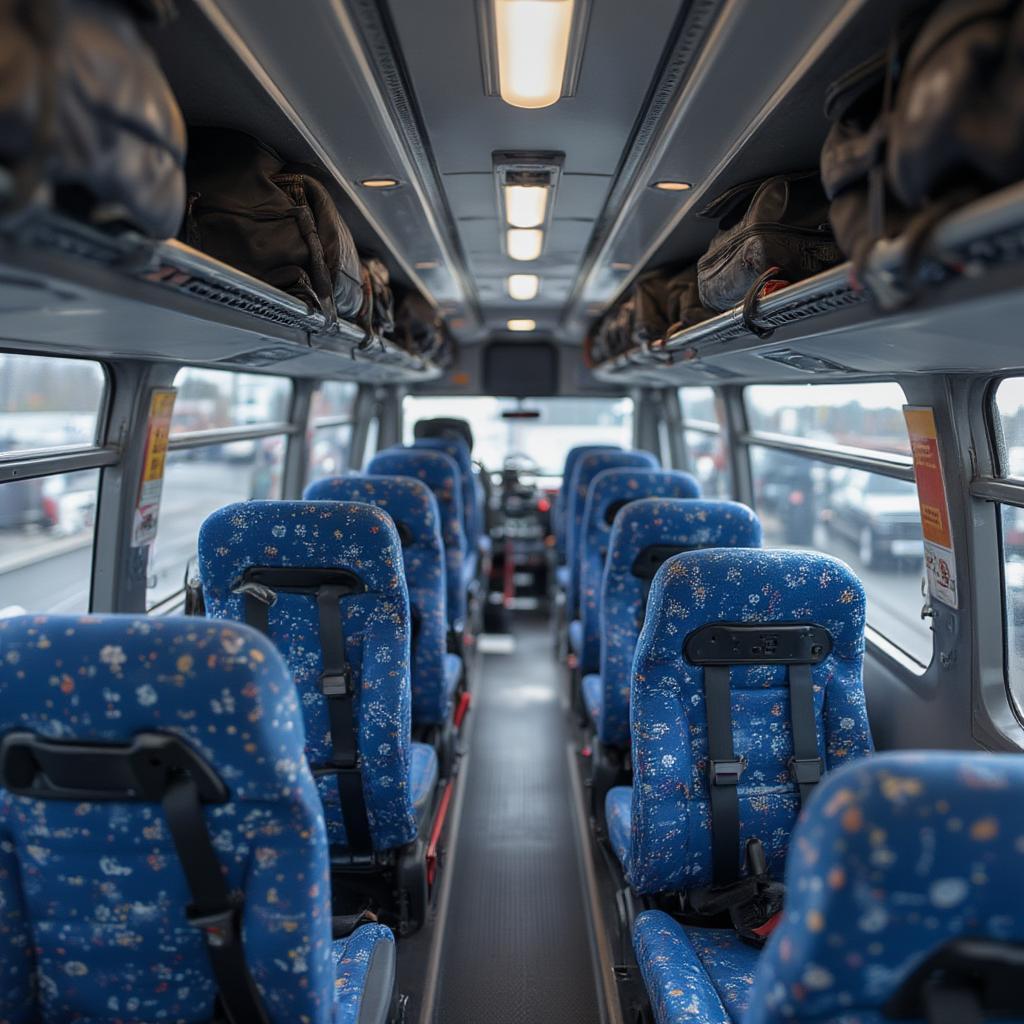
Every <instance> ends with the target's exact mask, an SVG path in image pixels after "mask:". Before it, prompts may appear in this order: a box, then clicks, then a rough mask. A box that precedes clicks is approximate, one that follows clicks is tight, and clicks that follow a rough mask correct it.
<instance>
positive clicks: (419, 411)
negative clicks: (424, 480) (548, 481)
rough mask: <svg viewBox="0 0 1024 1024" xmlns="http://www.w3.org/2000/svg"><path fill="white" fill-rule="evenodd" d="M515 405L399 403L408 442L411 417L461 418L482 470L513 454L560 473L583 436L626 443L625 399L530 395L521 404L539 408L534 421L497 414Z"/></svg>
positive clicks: (508, 401) (629, 421)
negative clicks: (568, 455)
mask: <svg viewBox="0 0 1024 1024" xmlns="http://www.w3.org/2000/svg"><path fill="white" fill-rule="evenodd" d="M519 404H520V403H518V402H517V401H516V400H515V399H513V398H460V397H452V396H447V397H444V398H433V397H429V398H428V397H425V396H424V397H421V396H418V395H409V396H407V397H406V399H405V402H404V404H403V407H402V418H403V422H404V428H405V440H406V443H409V442H411V441H412V440H413V427H414V426H415V424H416V421H417V420H422V419H430V418H431V417H434V416H458V417H462V418H463V419H466V420H468V421H469V424H470V426H471V427H472V429H473V439H474V447H473V455H474V457H475V458H477V459H479V460H480V461H481V462H482V463H483V464H484V465H485V466H486V467H487V468H488V469H500V468H501V466H502V463H503V462H504V461H505V459H506V457H508V456H511V455H518V456H522V457H524V458H525V461H526V462H528V463H530V464H532V465H534V466H536V469H537V472H538V475H540V476H548V477H558V476H560V475H561V472H562V467H563V466H564V465H565V456H566V455H567V454H568V452H569V449H570V448H572V447H573V446H574V445H578V444H580V443H581V441H583V440H585V441H586V442H587V443H588V444H617V445H621V446H622V447H623V448H628V447H630V445H631V443H632V437H633V400H632V399H631V398H530V399H527V400H526V401H525V402H524V403H522V405H523V408H525V409H532V410H536V411H537V412H539V413H540V415H539V416H538V417H537V418H536V419H516V420H511V419H510V420H503V419H502V418H501V414H502V412H504V411H505V410H511V409H516V408H518V407H519Z"/></svg>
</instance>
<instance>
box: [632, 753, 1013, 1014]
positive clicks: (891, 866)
mask: <svg viewBox="0 0 1024 1024" xmlns="http://www.w3.org/2000/svg"><path fill="white" fill-rule="evenodd" d="M1022 791H1024V757H1022V756H1020V755H1006V754H982V753H960V752H956V753H953V752H932V751H921V752H906V751H900V752H891V753H884V754H878V755H876V756H875V757H872V758H867V759H863V760H860V761H856V762H853V763H851V764H848V765H846V766H844V767H843V768H841V769H840V770H839V771H837V772H835V773H833V774H832V775H830V776H829V777H827V778H826V779H825V780H824V781H823V782H822V783H821V790H820V792H819V793H817V794H816V795H815V798H814V800H813V802H812V803H811V804H810V806H809V807H808V810H807V812H806V813H805V814H804V815H802V816H801V818H800V821H799V823H798V825H797V827H796V830H795V832H794V834H793V843H792V852H791V854H790V858H789V863H788V864H787V867H786V906H785V910H784V911H783V915H782V920H781V921H780V923H779V925H778V927H777V928H776V929H775V931H774V932H773V933H772V935H771V937H770V939H769V940H768V944H767V946H765V948H764V950H763V952H761V953H760V954H757V953H756V952H755V951H753V950H751V949H749V948H748V947H745V946H743V945H742V944H741V943H739V942H738V940H737V939H736V938H735V936H733V935H732V934H731V933H728V932H726V933H721V932H714V931H711V930H708V931H703V932H702V931H699V930H697V929H692V928H683V927H682V926H681V925H679V924H678V923H677V922H676V921H674V920H673V919H672V918H670V917H669V916H668V915H667V914H664V913H662V912H660V911H649V912H646V913H643V914H641V915H639V916H638V917H637V919H636V922H635V925H634V945H635V948H636V953H637V960H638V962H639V964H640V966H641V970H642V973H643V976H644V981H645V983H646V985H647V990H648V993H649V995H650V997H651V1002H652V1005H653V1006H654V1011H655V1018H656V1020H657V1024H683V1022H690V1021H698V1020H699V1021H702V1022H703V1021H713V1022H730V1024H731V1022H737V1024H739V1022H742V1024H782V1022H784V1021H807V1022H810V1021H815V1022H822V1024H861V1022H864V1024H876V1022H877V1024H881V1022H882V1021H884V1020H885V1019H887V1018H886V1017H885V1015H884V1014H883V1012H882V1008H883V1006H884V1005H885V1003H886V1002H887V1001H888V1000H889V999H890V998H891V997H892V995H893V994H894V993H895V992H896V991H898V990H899V988H900V987H901V986H902V985H903V983H904V982H905V981H906V979H907V978H908V977H909V976H910V975H911V974H912V973H913V972H914V971H915V970H916V968H917V967H918V966H919V965H920V964H921V963H922V962H923V961H925V960H926V959H927V958H928V957H929V956H931V955H932V954H933V953H934V952H935V951H936V950H937V949H939V948H940V947H941V946H943V945H944V944H946V943H947V942H950V941H952V940H955V939H959V938H966V937H971V938H975V939H990V940H995V941H999V942H1012V943H1021V942H1024V895H1022V891H1021V887H1020V856H1021V848H1022V846H1024V840H1022V838H1021V837H1022V834H1024V814H1022V812H1021V810H1020V806H1021V805H1020V799H1019V796H1020V793H1021V792H1022ZM1000 1019H1003V1018H1000ZM1013 1019H1016V1020H1019V1019H1020V1017H1019V1016H1017V1017H1014V1018H1013Z"/></svg>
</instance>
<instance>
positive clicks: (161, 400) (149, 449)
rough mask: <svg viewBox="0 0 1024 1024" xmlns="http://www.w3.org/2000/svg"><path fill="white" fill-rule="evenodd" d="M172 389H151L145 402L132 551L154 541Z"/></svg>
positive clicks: (168, 431) (165, 453)
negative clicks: (144, 436) (140, 468)
mask: <svg viewBox="0 0 1024 1024" xmlns="http://www.w3.org/2000/svg"><path fill="white" fill-rule="evenodd" d="M176 395H177V391H176V390H175V389H174V388H154V389H153V391H152V393H151V394H150V398H149V419H148V421H147V425H146V453H145V456H144V457H143V460H142V477H141V479H140V481H139V496H138V499H137V501H136V502H135V516H134V519H133V522H132V547H136V548H138V547H142V546H143V545H144V544H152V543H153V541H154V540H156V524H157V517H158V516H159V514H160V496H161V494H162V493H163V489H164V466H165V464H166V462H167V442H168V439H169V438H170V435H171V416H172V415H173V413H174V399H175V396H176Z"/></svg>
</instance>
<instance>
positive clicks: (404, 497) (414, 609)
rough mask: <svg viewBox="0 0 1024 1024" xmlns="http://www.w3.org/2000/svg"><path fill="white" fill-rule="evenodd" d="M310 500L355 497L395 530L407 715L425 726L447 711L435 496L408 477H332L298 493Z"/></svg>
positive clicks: (444, 604) (444, 596)
mask: <svg viewBox="0 0 1024 1024" xmlns="http://www.w3.org/2000/svg"><path fill="white" fill-rule="evenodd" d="M303 497H304V498H306V499H307V500H311V501H359V502H363V503H364V504H367V505H376V506H377V508H381V509H383V510H384V511H385V512H387V514H388V515H389V516H391V518H392V520H394V523H395V527H396V529H397V530H398V537H399V539H400V540H401V542H402V563H403V565H404V566H405V582H406V586H407V587H408V589H409V613H410V615H411V617H412V720H413V722H414V723H415V724H417V725H420V724H423V725H430V724H436V723H440V722H444V721H445V720H446V719H447V717H448V713H449V708H448V707H447V697H446V696H445V686H444V655H445V651H446V650H447V630H448V595H447V591H446V590H445V578H444V543H443V541H442V540H441V514H440V512H439V511H438V508H437V499H436V498H435V497H434V494H433V492H432V491H431V490H430V488H429V487H427V485H426V484H425V483H423V482H422V481H420V480H413V479H412V478H411V477H407V476H372V477H371V476H332V477H325V478H324V479H323V480H315V481H314V482H313V483H311V484H310V485H309V486H308V487H307V488H306V491H305V494H303Z"/></svg>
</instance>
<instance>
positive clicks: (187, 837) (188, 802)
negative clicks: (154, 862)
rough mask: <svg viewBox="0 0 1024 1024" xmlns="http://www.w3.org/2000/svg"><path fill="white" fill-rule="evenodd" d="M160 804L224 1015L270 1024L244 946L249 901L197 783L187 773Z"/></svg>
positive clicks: (233, 1020)
mask: <svg viewBox="0 0 1024 1024" xmlns="http://www.w3.org/2000/svg"><path fill="white" fill-rule="evenodd" d="M161 804H162V806H163V810H164V814H165V816H166V818H167V825H168V828H169V829H170V832H171V838H172V839H173V841H174V846H175V849H176V850H177V852H178V859H179V860H180V861H181V866H182V869H183V870H184V872H185V880H186V881H187V882H188V887H189V890H190V891H191V893H192V904H191V906H190V907H189V908H188V921H189V924H191V925H192V927H193V928H198V929H199V931H200V932H202V934H203V938H204V940H205V942H206V952H207V955H208V956H209V958H210V967H211V969H212V971H213V977H214V980H215V981H216V983H217V988H218V990H219V993H220V1006H221V1009H222V1011H223V1013H224V1016H225V1017H226V1018H227V1019H228V1021H230V1024H266V1022H267V1020H268V1018H267V1014H266V1011H265V1010H264V1007H263V1000H262V998H261V996H260V993H259V990H258V989H257V988H256V984H255V982H254V981H253V980H252V975H251V974H250V973H249V966H248V964H247V963H246V960H245V948H244V946H243V944H242V909H243V906H244V899H243V897H242V895H241V894H240V893H232V892H230V891H229V890H228V887H227V883H226V881H225V879H224V873H223V871H222V870H221V865H220V860H219V859H218V857H217V854H216V852H215V851H214V848H213V842H212V841H211V839H210V832H209V829H208V828H207V825H206V816H205V815H204V813H203V805H202V802H201V800H200V798H199V789H198V787H197V786H196V783H195V780H194V779H193V778H192V777H191V776H190V775H186V774H181V775H178V776H177V777H174V778H172V779H171V781H170V782H169V783H168V785H167V789H166V790H165V792H164V796H163V799H162V801H161Z"/></svg>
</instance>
